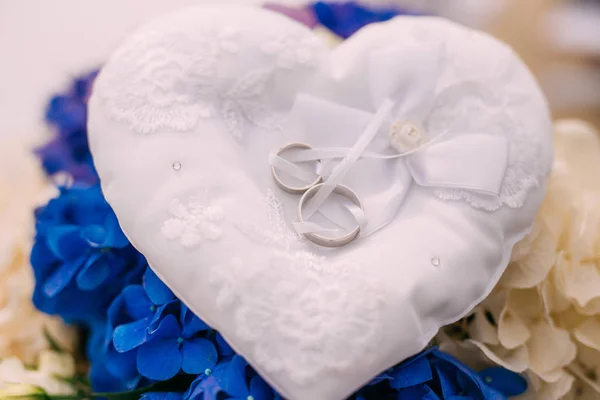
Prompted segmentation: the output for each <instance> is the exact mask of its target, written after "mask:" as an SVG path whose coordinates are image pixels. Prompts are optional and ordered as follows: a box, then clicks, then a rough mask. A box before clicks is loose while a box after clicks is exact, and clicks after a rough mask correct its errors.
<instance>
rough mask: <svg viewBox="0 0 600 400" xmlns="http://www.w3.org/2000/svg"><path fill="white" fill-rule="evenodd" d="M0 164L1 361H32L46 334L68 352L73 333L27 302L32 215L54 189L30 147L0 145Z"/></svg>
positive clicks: (30, 280) (15, 143)
mask: <svg viewBox="0 0 600 400" xmlns="http://www.w3.org/2000/svg"><path fill="white" fill-rule="evenodd" d="M0 161H1V165H0V358H5V357H11V356H16V357H18V358H19V359H21V360H23V361H24V362H26V363H33V362H34V361H35V360H36V359H37V357H38V354H39V352H40V351H41V350H43V349H47V348H48V346H49V344H48V341H47V339H46V336H45V334H44V330H47V331H48V333H49V334H50V335H51V336H52V337H53V338H54V339H55V340H56V341H57V342H58V343H59V344H60V345H61V346H63V347H64V348H66V349H70V348H72V347H73V345H74V342H75V334H74V331H73V330H72V329H69V328H67V327H66V326H65V325H64V324H63V323H62V322H61V321H60V320H59V319H57V318H52V317H49V316H46V315H44V314H42V313H40V312H38V311H37V310H36V309H35V307H34V306H33V304H32V302H31V296H32V291H33V285H34V281H33V274H32V269H31V266H30V265H29V260H28V258H29V253H30V250H31V245H32V243H31V238H32V237H33V234H34V219H33V212H34V208H35V207H36V206H37V205H39V204H41V203H42V202H43V201H45V200H46V199H47V198H48V197H49V195H50V194H51V193H52V192H53V191H54V190H55V189H52V186H51V185H49V184H48V182H46V180H45V179H44V176H43V173H42V172H41V171H40V167H39V165H38V162H37V160H36V159H35V157H34V156H33V155H32V146H31V145H30V144H27V143H26V142H19V141H10V142H0Z"/></svg>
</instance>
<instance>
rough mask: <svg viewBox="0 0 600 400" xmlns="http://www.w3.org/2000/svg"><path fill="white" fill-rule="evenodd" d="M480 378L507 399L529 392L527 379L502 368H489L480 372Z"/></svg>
mask: <svg viewBox="0 0 600 400" xmlns="http://www.w3.org/2000/svg"><path fill="white" fill-rule="evenodd" d="M479 376H480V377H481V378H482V379H483V381H484V382H485V384H486V385H488V386H490V387H492V388H493V389H496V390H497V391H499V392H500V393H502V394H503V395H504V396H507V397H512V396H518V395H520V394H522V393H525V391H526V390H527V380H526V379H525V378H523V377H522V376H521V375H519V374H517V373H515V372H512V371H509V370H507V369H505V368H502V367H493V368H487V369H485V370H483V371H480V372H479Z"/></svg>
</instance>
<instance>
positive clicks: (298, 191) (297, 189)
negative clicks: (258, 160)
mask: <svg viewBox="0 0 600 400" xmlns="http://www.w3.org/2000/svg"><path fill="white" fill-rule="evenodd" d="M291 149H312V146H311V145H308V144H305V143H290V144H286V145H285V146H283V147H282V148H280V149H279V150H277V153H276V154H277V155H278V156H279V155H281V153H283V152H284V151H286V150H291ZM271 174H272V175H273V179H274V180H275V183H276V184H277V186H279V187H280V188H281V189H283V190H285V191H286V192H288V193H291V194H301V193H304V192H306V191H307V190H308V189H310V188H311V187H314V186H315V185H317V184H319V183H321V181H322V180H323V178H322V177H321V176H319V177H318V178H317V179H316V180H315V181H314V182H312V183H311V184H309V185H306V186H302V187H294V186H288V185H286V184H285V183H283V182H282V181H281V179H280V178H279V175H277V171H276V170H275V166H271Z"/></svg>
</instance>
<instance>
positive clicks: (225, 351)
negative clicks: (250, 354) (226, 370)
mask: <svg viewBox="0 0 600 400" xmlns="http://www.w3.org/2000/svg"><path fill="white" fill-rule="evenodd" d="M216 342H217V348H218V349H219V355H220V356H221V357H228V356H232V355H233V349H232V348H231V346H230V345H229V344H228V343H227V342H226V341H225V339H224V338H223V336H221V334H220V333H217V340H216Z"/></svg>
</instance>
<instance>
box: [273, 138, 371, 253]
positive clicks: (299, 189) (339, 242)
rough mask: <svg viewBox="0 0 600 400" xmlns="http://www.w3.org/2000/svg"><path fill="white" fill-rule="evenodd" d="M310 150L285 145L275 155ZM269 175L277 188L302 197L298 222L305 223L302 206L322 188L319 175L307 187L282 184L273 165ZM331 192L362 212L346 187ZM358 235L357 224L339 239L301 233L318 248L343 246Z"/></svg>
mask: <svg viewBox="0 0 600 400" xmlns="http://www.w3.org/2000/svg"><path fill="white" fill-rule="evenodd" d="M310 149H312V146H310V145H308V144H305V143H290V144H287V145H285V146H283V147H282V148H280V149H279V150H278V151H277V153H276V155H277V156H279V157H282V154H283V153H285V152H287V151H290V150H310ZM282 158H283V157H282ZM317 162H320V161H319V160H317ZM271 174H272V175H273V180H274V181H275V183H276V184H277V186H279V187H280V188H281V189H282V190H284V191H286V192H288V193H291V194H302V197H301V198H300V201H299V202H298V221H299V222H301V223H302V222H305V220H304V214H303V210H304V206H305V205H306V203H307V202H308V201H309V200H310V199H311V198H312V197H313V196H314V195H315V194H316V193H317V191H318V190H319V189H320V188H321V187H322V186H323V178H322V177H321V175H318V176H317V178H316V179H315V180H314V181H313V182H312V183H310V184H309V185H305V186H291V185H288V184H286V183H284V182H283V181H282V180H281V178H280V176H279V175H278V173H277V170H276V168H275V166H274V165H272V166H271ZM333 192H334V193H336V194H338V195H340V196H343V197H345V198H346V199H348V200H349V201H351V202H352V203H353V204H354V205H355V206H357V207H359V208H360V209H361V210H364V207H363V205H362V202H361V201H360V199H359V198H358V196H357V195H356V193H354V191H352V190H351V189H350V188H348V187H347V186H344V185H337V186H336V188H335V189H334V190H333ZM359 233H360V226H359V225H358V224H357V226H356V227H355V228H354V229H352V230H351V231H350V232H348V233H346V234H345V235H343V236H340V237H331V236H325V235H321V234H318V233H314V232H308V233H303V235H304V237H306V238H307V239H308V240H310V241H311V242H313V243H315V244H317V245H319V246H323V247H341V246H344V245H346V244H348V243H350V242H352V241H353V240H354V239H356V238H357V237H358V235H359Z"/></svg>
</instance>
